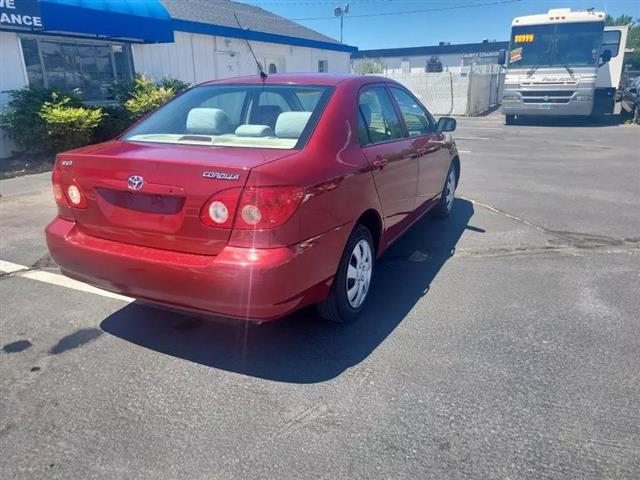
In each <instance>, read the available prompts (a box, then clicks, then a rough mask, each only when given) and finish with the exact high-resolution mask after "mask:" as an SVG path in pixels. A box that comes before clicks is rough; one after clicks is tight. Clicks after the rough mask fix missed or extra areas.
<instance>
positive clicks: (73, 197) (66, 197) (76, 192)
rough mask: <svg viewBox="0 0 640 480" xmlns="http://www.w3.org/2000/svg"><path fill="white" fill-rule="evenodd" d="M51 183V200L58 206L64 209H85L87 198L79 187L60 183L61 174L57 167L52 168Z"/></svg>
mask: <svg viewBox="0 0 640 480" xmlns="http://www.w3.org/2000/svg"><path fill="white" fill-rule="evenodd" d="M51 183H52V187H53V199H54V200H55V201H56V203H57V204H58V206H60V207H65V208H69V207H73V208H87V196H86V195H85V194H84V192H83V191H82V190H81V189H80V187H78V186H77V185H75V184H74V183H71V184H69V185H65V184H64V183H63V182H62V172H60V169H59V168H58V167H57V165H56V166H54V168H53V172H52V175H51Z"/></svg>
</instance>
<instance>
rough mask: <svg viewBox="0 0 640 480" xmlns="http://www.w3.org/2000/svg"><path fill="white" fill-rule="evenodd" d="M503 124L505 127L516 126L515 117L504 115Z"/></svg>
mask: <svg viewBox="0 0 640 480" xmlns="http://www.w3.org/2000/svg"><path fill="white" fill-rule="evenodd" d="M504 124H505V125H515V124H516V116H515V115H505V116H504Z"/></svg>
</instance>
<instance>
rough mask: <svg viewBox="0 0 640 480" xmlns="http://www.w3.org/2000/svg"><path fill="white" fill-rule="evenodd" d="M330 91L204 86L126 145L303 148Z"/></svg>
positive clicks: (136, 131) (153, 118)
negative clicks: (134, 143)
mask: <svg viewBox="0 0 640 480" xmlns="http://www.w3.org/2000/svg"><path fill="white" fill-rule="evenodd" d="M331 90H332V89H331V88H329V87H316V86H299V85H204V86H200V87H195V88H193V89H191V90H189V91H187V92H185V93H184V94H182V95H180V96H179V97H177V98H176V99H175V100H173V101H171V102H169V103H167V104H166V105H165V106H163V107H161V108H160V109H158V110H157V111H156V112H154V113H153V114H151V115H150V116H149V117H147V118H146V119H144V120H143V121H142V122H140V123H139V124H138V125H136V126H135V127H133V128H132V129H131V130H129V131H128V132H127V133H126V134H125V135H124V136H123V137H122V140H129V141H137V142H157V143H178V144H192V145H219V146H226V147H253V148H281V149H293V148H302V147H303V146H304V144H305V143H306V141H307V140H308V138H309V136H310V135H311V132H312V131H313V128H314V127H315V124H316V123H317V121H318V118H319V117H320V115H321V113H322V111H323V109H324V107H325V105H326V103H327V100H328V99H329V96H330V94H331Z"/></svg>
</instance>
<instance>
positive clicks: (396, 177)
mask: <svg viewBox="0 0 640 480" xmlns="http://www.w3.org/2000/svg"><path fill="white" fill-rule="evenodd" d="M358 137H359V140H360V145H361V146H362V151H363V153H364V155H365V157H366V159H367V160H368V161H369V163H370V164H371V165H372V166H373V167H374V170H373V178H374V181H375V185H376V188H377V191H378V196H379V198H380V203H381V204H382V210H383V215H384V221H385V226H386V228H387V229H388V232H389V238H390V239H392V238H394V237H396V236H397V235H399V234H400V233H402V231H403V230H404V228H405V227H406V224H407V223H408V222H410V221H411V218H409V216H410V214H411V213H412V212H413V210H414V209H415V207H416V187H417V184H418V164H417V161H416V159H415V158H414V155H413V152H412V148H411V141H410V140H409V139H407V138H405V134H404V130H403V127H402V122H401V121H400V117H399V116H398V113H397V111H396V109H395V107H394V105H393V101H392V100H391V97H390V96H389V92H388V91H387V89H386V87H385V86H384V85H372V86H367V87H364V88H362V89H361V90H360V93H359V95H358Z"/></svg>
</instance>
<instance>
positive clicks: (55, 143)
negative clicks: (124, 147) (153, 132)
mask: <svg viewBox="0 0 640 480" xmlns="http://www.w3.org/2000/svg"><path fill="white" fill-rule="evenodd" d="M189 86H190V85H189V84H188V83H185V82H182V81H180V80H176V79H174V78H165V79H163V80H161V81H159V82H154V81H152V80H150V79H148V78H146V77H144V76H143V75H136V77H135V78H134V80H133V81H132V82H119V83H117V84H115V85H114V86H113V94H114V97H115V100H116V103H115V104H114V105H112V106H107V107H101V108H95V107H90V106H86V105H84V104H83V103H82V101H81V98H80V96H79V94H78V92H76V91H74V92H73V93H72V94H70V95H64V94H62V93H60V92H59V91H57V90H53V89H45V88H39V87H24V88H20V89H18V90H11V91H10V92H9V95H10V97H11V100H10V101H9V103H8V104H7V106H6V108H5V109H4V111H3V112H2V113H0V128H2V129H4V130H5V131H6V132H7V134H8V135H9V137H10V138H11V139H13V141H14V142H15V143H16V145H17V146H18V147H19V148H20V149H21V150H22V151H23V153H24V154H27V155H35V156H43V157H47V156H51V155H52V154H53V153H58V152H61V151H64V150H68V149H71V148H76V147H80V146H83V145H88V144H90V143H96V142H103V141H106V140H110V139H112V138H114V137H117V136H118V135H119V134H120V133H122V132H123V131H124V130H126V129H127V128H129V127H130V126H131V125H132V124H133V123H134V122H135V121H136V120H138V119H139V118H140V117H142V116H144V115H146V114H147V113H149V112H150V111H152V110H155V109H156V108H158V107H160V106H161V105H163V104H164V103H165V102H167V101H168V100H170V99H171V98H173V97H174V96H175V95H176V94H177V93H180V92H182V91H183V90H185V89H187V88H189Z"/></svg>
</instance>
